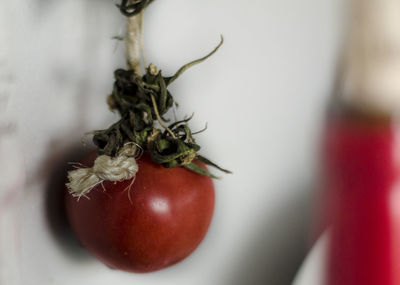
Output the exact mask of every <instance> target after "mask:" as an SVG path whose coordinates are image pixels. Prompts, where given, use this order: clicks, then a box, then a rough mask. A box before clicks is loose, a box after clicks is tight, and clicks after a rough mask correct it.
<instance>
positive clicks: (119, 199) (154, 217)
mask: <svg viewBox="0 0 400 285" xmlns="http://www.w3.org/2000/svg"><path fill="white" fill-rule="evenodd" d="M94 159H95V155H94V154H91V155H89V156H88V158H86V159H85V160H84V161H82V162H83V163H84V164H85V165H89V163H93V161H94ZM90 165H91V164H90ZM199 165H201V166H202V167H205V165H203V164H201V163H199ZM138 166H139V172H138V173H137V175H136V177H135V179H134V180H133V181H132V179H131V180H125V181H122V182H116V183H114V182H109V181H106V182H103V185H97V186H96V187H95V188H93V190H92V191H91V192H90V193H89V194H88V195H87V198H85V197H81V198H80V199H79V200H78V199H77V198H74V197H72V196H71V195H69V194H67V195H66V201H65V202H66V211H67V216H68V219H69V222H70V224H71V227H72V229H73V230H74V231H75V233H76V235H77V237H78V239H79V241H80V242H81V243H82V245H83V246H84V247H86V248H87V250H88V251H89V252H91V253H92V254H93V255H94V256H96V257H97V258H98V259H99V260H101V261H102V262H103V263H105V264H106V265H108V266H109V267H111V268H114V269H120V270H125V271H129V272H151V271H155V270H159V269H162V268H164V267H167V266H169V265H172V264H174V263H177V262H179V261H180V260H182V259H184V258H185V257H187V256H188V255H189V254H190V253H191V252H193V251H194V250H195V249H196V247H197V246H198V245H199V244H200V242H201V241H202V240H203V238H204V236H205V234H206V232H207V230H208V227H209V225H210V222H211V218H212V215H213V210H214V186H213V182H212V179H211V178H209V177H206V176H202V175H199V174H196V173H194V172H191V171H189V170H187V169H184V168H181V167H176V168H172V169H166V168H164V167H163V166H161V165H160V164H156V163H154V162H152V161H151V159H150V157H149V156H148V155H147V154H145V155H143V156H142V157H141V158H140V159H138Z"/></svg>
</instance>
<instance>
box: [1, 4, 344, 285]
mask: <svg viewBox="0 0 400 285" xmlns="http://www.w3.org/2000/svg"><path fill="white" fill-rule="evenodd" d="M115 3H116V2H113V1H111V0H62V1H56V0H52V1H51V0H19V1H6V0H2V1H1V2H0V16H1V17H0V60H1V61H0V62H1V65H0V75H1V78H2V80H3V81H2V89H1V92H3V93H1V94H0V96H1V97H0V99H2V101H0V105H1V104H2V105H1V107H2V108H3V109H4V110H2V111H1V115H0V120H1V121H0V122H1V123H2V125H3V126H8V125H9V124H10V123H11V124H15V126H16V127H15V129H13V131H11V132H9V133H8V134H7V135H5V134H4V133H3V136H2V138H3V140H4V138H5V136H8V139H10V136H11V137H12V139H13V141H14V142H15V143H13V144H12V145H13V147H15V148H16V149H18V151H17V153H19V154H21V156H22V157H23V158H22V160H23V165H24V166H23V172H25V176H26V179H25V185H24V186H23V187H20V188H19V193H20V194H21V196H22V199H21V202H20V204H21V207H20V208H18V209H20V211H15V212H16V213H15V214H14V216H16V217H18V220H19V223H17V224H16V225H15V226H16V227H17V228H18V229H19V230H18V231H19V235H18V236H19V239H18V245H19V246H17V248H18V250H14V251H13V250H11V251H10V252H9V253H8V254H18V256H19V258H18V261H15V263H16V265H15V266H14V267H13V268H14V269H13V270H14V271H17V272H19V273H20V274H19V275H20V276H19V278H20V279H21V283H20V284H24V285H37V284H40V285H47V284H57V285H64V284H65V285H70V284H77V285H80V284H85V285H90V284H96V285H101V284H107V285H108V284H121V285H122V284H143V285H145V284H146V285H147V284H148V285H151V284H174V285H179V284H185V285H186V284H190V285H200V284H201V285H203V284H212V285H214V284H215V285H244V284H252V285H257V284H271V285H286V284H290V282H291V281H292V279H293V276H294V274H295V273H296V271H297V269H298V267H299V265H300V264H301V262H302V260H303V258H304V256H305V254H306V252H307V234H308V231H309V229H308V226H309V214H310V206H311V197H312V195H311V192H312V190H313V188H314V181H315V180H316V177H315V175H314V174H315V172H316V171H315V167H314V165H315V163H314V162H315V156H316V153H317V146H318V133H319V131H320V127H321V123H322V119H323V113H324V108H325V105H326V102H327V98H328V97H329V95H330V92H331V89H332V83H333V78H334V72H335V71H334V69H335V62H336V60H337V58H338V52H339V50H340V35H341V27H342V22H343V20H342V7H341V1H336V0H247V1H236V0H202V1H198V0H197V1H196V0H162V1H161V0H157V1H155V2H154V4H152V6H151V7H149V8H148V10H147V11H146V14H145V48H146V57H147V60H148V61H149V62H153V63H154V64H156V65H157V66H159V67H160V68H161V69H162V70H163V72H164V74H171V73H173V72H174V71H175V70H177V69H178V68H179V67H180V66H181V65H182V64H184V63H186V62H188V61H190V60H192V59H194V58H198V57H200V56H203V55H204V54H206V53H207V52H208V51H210V50H211V49H212V48H213V47H214V46H215V45H216V44H217V43H218V40H219V35H220V34H223V35H224V36H225V45H224V46H223V47H222V49H221V50H220V51H219V52H218V53H217V54H216V55H215V56H214V57H212V58H211V59H209V60H208V61H206V62H205V63H203V64H201V65H199V66H196V67H194V68H193V69H192V70H190V71H188V72H187V73H186V74H185V75H184V76H182V78H181V79H180V80H178V81H176V83H174V84H173V86H171V92H173V94H174V95H175V98H176V100H177V101H178V102H179V103H180V109H178V115H179V116H184V115H185V114H191V113H192V111H195V117H194V119H193V121H192V125H191V126H192V128H193V129H195V130H196V129H201V128H202V127H203V126H204V124H205V122H208V123H209V124H208V130H207V131H206V132H205V133H203V134H201V135H199V136H198V142H199V143H200V144H201V145H202V146H203V150H202V153H204V154H205V155H207V156H208V157H211V158H213V159H214V160H215V161H216V162H218V163H219V164H221V165H222V166H224V167H227V168H229V169H232V170H233V171H234V174H233V175H229V176H224V178H223V179H222V180H220V181H216V182H215V184H216V193H217V201H216V208H215V215H214V219H213V223H212V225H211V228H210V231H209V233H208V235H207V237H206V239H205V240H204V242H203V243H202V244H201V246H200V247H199V248H198V250H197V251H196V252H195V253H194V254H193V255H191V256H190V257H189V258H188V259H186V260H185V261H184V262H181V263H180V264H178V265H176V266H173V267H171V268H169V269H166V270H162V271H159V272H156V273H152V274H144V275H137V274H127V273H123V272H118V271H113V270H110V269H108V268H106V267H105V266H103V265H102V264H101V263H99V262H98V261H97V260H95V259H93V258H92V257H90V256H89V255H88V254H87V253H86V252H85V251H84V250H83V249H81V248H79V246H77V245H76V243H75V241H74V240H73V238H71V237H70V236H67V235H68V232H67V231H66V230H65V229H64V228H63V224H62V221H63V220H62V217H59V215H60V213H59V211H58V210H57V209H58V204H57V201H58V200H57V195H58V194H57V193H59V192H58V191H59V189H58V187H57V185H59V183H58V182H57V179H58V180H62V179H61V178H60V177H62V176H63V174H64V173H63V167H64V166H65V163H66V161H70V160H71V159H73V157H76V155H75V154H76V151H75V152H72V153H73V154H71V149H74V148H75V147H76V146H79V140H80V137H81V136H82V134H83V133H84V132H86V131H89V130H93V129H100V128H104V127H106V126H107V125H108V124H110V123H111V122H113V121H114V120H116V116H115V115H113V114H112V113H110V112H109V111H108V109H107V106H106V104H105V102H104V101H105V97H106V95H107V94H109V92H110V91H111V87H112V83H113V77H112V73H113V70H114V69H115V68H116V67H123V66H124V60H123V45H122V44H119V46H118V48H117V50H116V51H115V45H116V42H115V41H113V40H111V38H112V37H113V36H116V35H119V34H120V33H121V31H122V30H123V26H124V24H123V18H122V17H121V16H120V14H119V12H118V10H117V9H116V8H115V6H114V4H115ZM5 75H6V76H5ZM4 78H6V79H7V78H8V79H7V80H6V81H5V79H4ZM4 82H7V84H8V85H7V84H6V85H5V84H4ZM4 86H6V87H7V89H6V90H5V87H4ZM3 89H4V90H3ZM4 98H6V99H4ZM0 146H1V144H0ZM14 152H15V151H14ZM19 159H20V155H15V156H14V157H13V158H12V159H11V160H19ZM0 160H1V158H0ZM7 164H8V159H7ZM3 165H4V157H3ZM16 165H19V164H16ZM21 169H22V166H21V167H20V168H19V170H16V171H21ZM21 176H24V175H21ZM11 177H12V176H10V175H7V177H4V178H3V179H11ZM13 179H14V178H13ZM15 179H16V180H19V179H18V178H15ZM20 179H22V177H21V178H20ZM0 190H1V189H0ZM0 197H1V196H0ZM0 199H1V198H0ZM6 226H7V225H5V223H3V224H1V220H0V231H2V230H3V231H4V229H5V227H6ZM8 227H10V225H8ZM8 239H10V238H9V237H8ZM5 240H6V239H3V242H2V240H1V239H0V245H2V244H3V247H4V243H5ZM16 252H17V253H16ZM6 254H7V253H5V252H4V251H3V253H2V252H0V266H1V260H5V259H8V257H7V256H6ZM10 260H14V259H10ZM13 262H14V261H13ZM15 268H18V270H15ZM1 272H2V271H0V274H1ZM2 278H3V279H2ZM5 278H10V277H5V275H4V274H3V276H1V275H0V283H1V282H2V281H4V280H8V279H5ZM17 279H18V278H15V277H14V279H13V280H14V281H7V282H8V283H4V284H12V283H11V282H15V284H17V281H16V280H17ZM10 280H11V279H10ZM2 284H3V283H2Z"/></svg>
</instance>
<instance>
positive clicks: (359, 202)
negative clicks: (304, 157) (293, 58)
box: [320, 0, 400, 285]
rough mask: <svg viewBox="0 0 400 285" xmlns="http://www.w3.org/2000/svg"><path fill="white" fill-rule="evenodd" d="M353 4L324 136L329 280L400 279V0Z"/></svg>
mask: <svg viewBox="0 0 400 285" xmlns="http://www.w3.org/2000/svg"><path fill="white" fill-rule="evenodd" d="M352 4H353V7H352V8H353V10H352V11H353V14H352V17H351V19H352V20H353V22H352V24H351V25H350V27H351V28H350V29H349V31H350V32H349V40H348V46H347V47H346V52H345V57H344V59H345V60H344V64H343V66H342V70H341V79H342V80H341V82H340V83H341V84H340V86H339V87H340V88H339V92H338V93H339V94H337V95H338V97H337V98H336V99H335V101H336V103H335V107H334V108H332V111H331V112H330V114H329V115H328V120H327V124H326V128H325V134H324V140H323V141H324V143H323V169H324V179H325V180H324V181H325V182H324V187H323V188H324V189H323V190H324V191H323V196H322V197H323V199H322V202H320V207H321V208H322V209H323V218H324V219H325V221H326V225H327V226H329V229H330V243H329V246H328V254H327V260H326V285H400V121H398V120H396V118H397V116H398V115H400V1H398V0H369V1H365V0H353V1H352ZM321 205H322V206H321Z"/></svg>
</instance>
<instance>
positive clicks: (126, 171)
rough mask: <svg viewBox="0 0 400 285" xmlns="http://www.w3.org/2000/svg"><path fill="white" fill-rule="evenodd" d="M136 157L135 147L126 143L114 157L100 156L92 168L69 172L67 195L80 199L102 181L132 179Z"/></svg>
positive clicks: (135, 169) (136, 167) (137, 168)
mask: <svg viewBox="0 0 400 285" xmlns="http://www.w3.org/2000/svg"><path fill="white" fill-rule="evenodd" d="M136 156H137V147H136V145H135V144H130V143H128V144H126V145H125V146H124V147H123V148H122V149H121V151H120V152H119V153H118V155H117V156H116V157H110V156H107V155H100V156H98V157H97V158H96V160H95V161H94V165H93V167H92V168H79V169H75V170H72V171H69V172H68V179H69V182H68V183H67V184H66V186H67V188H68V190H69V193H70V194H71V195H72V196H74V197H78V198H80V197H82V196H86V195H87V194H88V193H89V192H90V191H91V190H92V189H93V188H94V187H95V186H97V185H98V184H100V183H102V182H104V181H114V182H118V181H123V180H127V179H131V178H134V177H135V175H136V173H137V172H138V170H139V167H138V165H137V163H136V159H135V158H136Z"/></svg>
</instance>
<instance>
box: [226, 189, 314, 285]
mask: <svg viewBox="0 0 400 285" xmlns="http://www.w3.org/2000/svg"><path fill="white" fill-rule="evenodd" d="M304 188H305V187H303V189H304ZM312 192H313V191H312V187H307V188H306V191H299V189H296V193H298V194H297V195H293V197H292V199H291V200H287V201H285V203H284V204H282V206H281V209H280V211H279V212H277V213H275V216H274V217H272V218H269V219H268V223H266V222H265V219H262V218H261V217H260V224H259V225H258V227H256V228H257V229H258V230H257V231H256V232H254V233H253V234H252V235H251V236H252V237H254V239H253V240H250V241H249V243H248V245H249V247H248V248H245V249H244V252H246V254H247V255H244V256H242V259H241V260H240V262H238V263H237V265H236V266H237V268H234V270H232V272H233V274H232V275H231V276H230V277H229V281H228V282H226V284H230V285H244V284H251V285H265V284H271V285H290V284H291V283H292V282H293V279H294V277H295V275H296V273H297V271H298V269H299V267H300V266H301V264H302V262H303V260H304V258H305V256H306V254H307V251H308V250H307V249H308V248H307V245H308V237H309V229H310V214H311V211H310V208H311V201H312Z"/></svg>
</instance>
